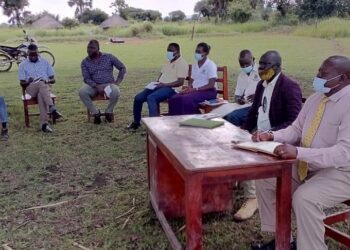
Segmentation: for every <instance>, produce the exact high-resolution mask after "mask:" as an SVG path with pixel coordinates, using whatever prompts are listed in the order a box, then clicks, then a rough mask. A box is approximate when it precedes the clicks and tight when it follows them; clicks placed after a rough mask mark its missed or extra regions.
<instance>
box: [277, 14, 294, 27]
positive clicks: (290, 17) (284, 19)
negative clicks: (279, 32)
mask: <svg viewBox="0 0 350 250" xmlns="http://www.w3.org/2000/svg"><path fill="white" fill-rule="evenodd" d="M298 23H299V19H298V16H297V15H295V14H292V13H287V14H286V15H284V16H282V14H281V13H276V14H275V15H274V17H273V20H272V25H273V26H277V25H287V26H296V25H298Z"/></svg>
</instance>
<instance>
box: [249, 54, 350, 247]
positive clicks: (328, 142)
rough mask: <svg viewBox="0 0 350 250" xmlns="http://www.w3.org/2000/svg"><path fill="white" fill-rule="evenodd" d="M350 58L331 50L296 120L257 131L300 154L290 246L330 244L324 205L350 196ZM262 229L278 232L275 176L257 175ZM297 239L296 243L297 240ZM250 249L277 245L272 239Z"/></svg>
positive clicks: (285, 155) (283, 153)
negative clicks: (326, 236) (326, 237)
mask: <svg viewBox="0 0 350 250" xmlns="http://www.w3.org/2000/svg"><path fill="white" fill-rule="evenodd" d="M349 85H350V59H349V58H347V57H343V56H332V57H329V58H328V59H327V60H325V61H324V62H323V63H322V65H321V67H320V69H319V71H318V74H317V77H315V79H314V82H313V86H314V89H315V91H316V92H317V93H315V94H313V95H311V96H310V97H309V98H308V99H307V101H306V103H305V104H304V106H303V109H302V110H301V112H300V114H299V116H298V118H297V119H296V120H295V122H294V123H293V124H292V125H291V126H289V127H287V128H286V129H282V130H279V131H274V132H271V133H265V134H259V133H256V134H254V135H253V140H255V141H257V140H259V141H272V140H274V141H277V142H281V143H284V145H282V146H278V147H277V148H276V149H275V151H274V152H275V153H276V154H277V155H278V156H279V157H280V158H282V159H298V160H299V162H298V166H296V167H295V168H293V175H292V176H293V181H292V192H294V194H293V201H292V205H293V211H294V214H295V217H296V223H297V244H295V242H293V243H291V249H298V250H326V249H327V245H326V244H325V242H324V234H325V227H324V223H323V220H324V219H325V213H324V211H323V209H325V208H331V207H334V206H336V205H337V204H340V203H342V202H343V201H346V200H348V199H349V198H350V112H349V110H350V102H349V99H350V86H349ZM256 186H257V196H258V202H259V209H260V219H261V224H262V225H261V229H262V230H263V231H268V232H272V233H274V232H275V224H276V193H275V189H276V179H275V178H274V179H265V180H257V181H256ZM296 245H297V246H296ZM252 249H256V250H258V249H265V250H266V249H275V243H274V241H271V242H269V243H267V244H266V245H263V246H254V247H253V248H252Z"/></svg>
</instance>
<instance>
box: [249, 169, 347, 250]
mask: <svg viewBox="0 0 350 250" xmlns="http://www.w3.org/2000/svg"><path fill="white" fill-rule="evenodd" d="M255 183H256V190H257V198H258V205H259V214H260V219H261V230H262V231H268V232H275V225H276V193H275V192H276V178H271V179H263V180H256V181H255ZM292 185H293V187H292V192H293V201H292V205H293V211H294V214H295V217H296V222H297V249H298V250H324V249H327V245H326V244H325V242H324V233H325V229H324V223H323V220H324V218H325V213H324V212H323V209H324V208H331V207H334V206H335V205H337V204H339V203H341V202H343V201H346V200H349V199H350V171H343V170H341V169H336V168H326V169H322V170H318V171H315V172H311V173H310V174H309V175H308V179H307V180H306V181H305V182H303V183H302V182H301V181H300V180H299V178H298V175H297V168H296V167H293V181H292Z"/></svg>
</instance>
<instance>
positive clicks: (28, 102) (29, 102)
mask: <svg viewBox="0 0 350 250" xmlns="http://www.w3.org/2000/svg"><path fill="white" fill-rule="evenodd" d="M50 97H51V99H52V102H53V104H54V105H55V102H56V96H55V95H54V94H52V93H50ZM22 101H23V110H24V122H25V125H26V127H30V120H29V118H30V116H39V115H40V113H29V106H33V105H38V98H36V97H31V96H30V95H28V94H27V93H26V89H25V88H24V87H22ZM49 116H50V119H51V118H52V117H51V114H50V113H49ZM52 123H53V124H55V123H56V120H55V119H52Z"/></svg>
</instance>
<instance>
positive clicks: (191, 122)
mask: <svg viewBox="0 0 350 250" xmlns="http://www.w3.org/2000/svg"><path fill="white" fill-rule="evenodd" d="M224 123H225V122H224V121H213V120H206V119H199V118H191V119H188V120H185V121H182V122H180V126H189V127H198V128H209V129H213V128H216V127H219V126H222V125H224Z"/></svg>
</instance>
